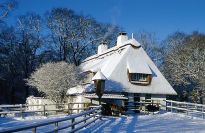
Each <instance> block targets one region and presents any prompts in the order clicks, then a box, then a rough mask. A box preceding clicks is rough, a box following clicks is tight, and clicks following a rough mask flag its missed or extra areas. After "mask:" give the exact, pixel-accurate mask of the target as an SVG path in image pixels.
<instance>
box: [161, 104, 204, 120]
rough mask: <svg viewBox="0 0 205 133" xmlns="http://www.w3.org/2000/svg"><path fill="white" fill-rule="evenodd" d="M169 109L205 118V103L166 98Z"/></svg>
mask: <svg viewBox="0 0 205 133" xmlns="http://www.w3.org/2000/svg"><path fill="white" fill-rule="evenodd" d="M165 101H166V108H167V111H171V112H178V113H184V114H186V115H190V116H193V117H201V118H203V119H204V118H205V115H204V114H205V112H204V110H205V105H203V104H196V103H188V102H178V101H172V100H165Z"/></svg>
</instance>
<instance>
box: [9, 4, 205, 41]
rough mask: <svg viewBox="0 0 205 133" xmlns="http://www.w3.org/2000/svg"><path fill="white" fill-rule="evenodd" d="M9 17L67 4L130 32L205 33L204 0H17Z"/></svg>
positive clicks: (160, 34)
mask: <svg viewBox="0 0 205 133" xmlns="http://www.w3.org/2000/svg"><path fill="white" fill-rule="evenodd" d="M17 1H18V2H19V3H18V8H17V9H15V11H14V12H13V13H12V15H11V16H10V18H9V21H11V18H15V17H16V16H18V15H20V14H24V13H26V12H32V11H34V12H37V13H39V14H44V12H45V11H47V10H50V9H51V8H53V7H66V8H70V9H73V10H74V11H75V12H77V13H80V14H84V15H91V16H92V17H94V18H95V19H96V20H97V21H99V22H105V23H113V24H117V25H119V26H121V27H123V28H124V30H125V31H126V32H127V33H128V34H131V33H132V32H134V33H135V32H137V31H142V30H144V31H147V32H154V33H156V35H157V36H158V38H159V39H160V40H161V39H165V37H166V36H167V35H169V34H171V33H173V32H174V31H183V32H186V33H191V32H192V31H196V30H197V31H199V32H202V33H205V0H17Z"/></svg>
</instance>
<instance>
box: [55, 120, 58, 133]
mask: <svg viewBox="0 0 205 133" xmlns="http://www.w3.org/2000/svg"><path fill="white" fill-rule="evenodd" d="M55 129H56V131H55V133H58V122H56V123H55Z"/></svg>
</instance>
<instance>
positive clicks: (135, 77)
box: [131, 73, 148, 82]
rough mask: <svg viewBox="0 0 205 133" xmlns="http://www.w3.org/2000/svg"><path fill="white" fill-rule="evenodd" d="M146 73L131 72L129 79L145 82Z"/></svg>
mask: <svg viewBox="0 0 205 133" xmlns="http://www.w3.org/2000/svg"><path fill="white" fill-rule="evenodd" d="M147 77H148V74H141V73H131V81H140V82H146V81H147Z"/></svg>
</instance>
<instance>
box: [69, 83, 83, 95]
mask: <svg viewBox="0 0 205 133" xmlns="http://www.w3.org/2000/svg"><path fill="white" fill-rule="evenodd" d="M84 90H85V89H84V86H82V85H77V86H75V87H73V88H70V89H68V90H67V93H66V95H74V94H80V93H83V92H84Z"/></svg>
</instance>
